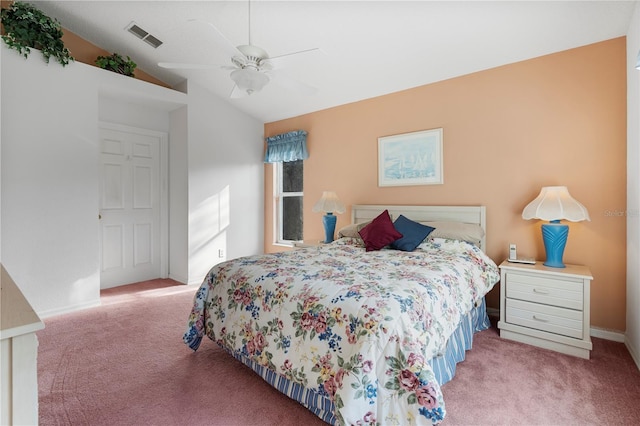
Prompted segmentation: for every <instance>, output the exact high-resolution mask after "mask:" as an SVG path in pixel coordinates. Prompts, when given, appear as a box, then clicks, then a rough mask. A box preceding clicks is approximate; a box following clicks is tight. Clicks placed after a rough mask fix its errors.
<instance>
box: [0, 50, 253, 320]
mask: <svg viewBox="0 0 640 426" xmlns="http://www.w3.org/2000/svg"><path fill="white" fill-rule="evenodd" d="M1 49H2V50H1V51H0V52H1V56H0V57H1V58H2V63H1V65H2V78H1V81H0V85H1V86H2V88H3V91H2V103H1V105H0V111H1V112H2V120H1V125H2V131H1V133H2V139H1V140H2V155H1V158H0V161H1V163H0V171H1V178H0V185H1V186H0V193H1V194H2V204H1V206H0V218H1V222H0V230H1V234H2V240H1V242H0V251H1V253H2V262H3V264H4V265H5V266H6V268H7V270H8V271H9V272H10V273H11V275H12V277H13V278H14V280H15V281H16V283H17V284H18V286H19V287H20V288H21V290H22V292H23V293H24V294H25V297H26V298H27V300H28V301H29V303H30V304H31V305H32V306H33V308H34V309H35V310H36V312H37V313H38V314H39V315H40V316H41V317H47V316H51V315H56V314H60V313H64V312H70V311H73V310H76V309H81V308H85V307H89V306H94V305H97V304H99V291H100V261H99V259H100V253H99V251H100V247H99V223H98V216H97V214H98V207H99V203H98V202H99V200H98V179H99V170H98V164H99V156H98V124H99V121H107V122H112V123H118V124H124V125H128V126H133V127H140V128H146V129H151V130H157V131H165V132H168V133H169V138H170V139H169V157H170V158H169V214H170V218H169V227H170V229H169V249H168V250H169V256H170V257H169V276H170V277H172V278H175V279H177V280H179V281H181V282H185V283H186V282H190V283H200V282H201V281H202V278H203V277H204V275H205V274H206V272H207V270H208V269H209V268H210V267H211V266H213V265H214V264H216V263H219V262H220V261H222V260H225V259H227V258H231V257H239V256H244V255H249V254H256V253H260V252H262V250H263V247H264V244H263V238H264V231H263V214H264V208H263V202H264V201H263V200H264V197H263V191H264V189H263V188H264V182H263V164H262V149H263V148H262V147H263V144H262V135H263V125H262V123H261V122H259V121H258V120H256V119H254V118H251V117H249V116H247V115H246V114H244V113H242V112H240V111H238V110H236V109H235V108H233V107H232V106H230V105H229V104H228V103H227V102H226V101H225V100H222V99H220V98H217V97H216V96H215V95H213V94H211V93H209V92H208V91H206V90H204V89H203V88H201V87H199V86H197V85H195V84H187V85H185V89H186V88H188V90H189V94H188V95H187V94H185V93H180V92H177V91H172V90H168V89H166V88H162V87H159V86H155V85H152V84H149V83H145V82H142V81H140V80H135V79H132V78H129V77H124V76H120V75H117V74H114V73H111V72H108V71H104V70H100V69H98V68H96V67H92V66H89V65H86V64H81V63H72V64H70V65H69V66H67V67H66V68H63V67H62V66H60V65H58V64H57V63H54V62H53V61H52V62H51V63H50V64H48V65H47V64H45V63H44V61H43V60H42V59H40V58H41V57H40V55H39V52H37V51H33V52H32V54H31V55H30V57H29V59H27V60H25V59H23V58H22V57H21V56H19V55H18V54H17V53H16V52H15V51H11V50H8V49H7V48H6V47H5V46H4V45H3V46H2V48H1ZM219 250H221V253H222V257H219V256H218V254H219Z"/></svg>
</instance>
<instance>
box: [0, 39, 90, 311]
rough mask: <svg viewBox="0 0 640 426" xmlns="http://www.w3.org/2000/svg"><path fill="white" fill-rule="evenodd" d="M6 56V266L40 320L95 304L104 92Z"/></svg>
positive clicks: (76, 73)
mask: <svg viewBox="0 0 640 426" xmlns="http://www.w3.org/2000/svg"><path fill="white" fill-rule="evenodd" d="M1 53H2V87H3V91H2V191H1V192H2V224H1V227H2V262H3V264H4V265H5V267H6V269H7V271H9V273H10V274H11V275H12V277H13V279H14V280H15V282H16V283H17V284H18V286H19V287H20V288H21V290H22V292H23V293H24V295H25V297H26V298H27V300H28V301H29V303H30V304H31V305H32V306H33V308H34V309H35V311H36V312H37V313H38V314H39V315H41V316H47V315H50V314H54V313H58V312H62V311H65V310H67V309H68V307H74V308H82V307H87V306H92V305H95V304H97V303H98V302H99V289H100V286H99V279H100V275H99V258H98V232H97V212H98V192H97V187H98V178H97V173H96V168H97V164H98V150H97V118H98V93H97V91H96V90H94V91H90V90H82V89H80V88H82V87H90V86H91V85H94V86H95V81H94V76H93V75H91V74H90V73H87V72H85V70H84V67H82V66H81V64H75V63H73V64H70V65H69V66H67V67H66V68H63V67H62V66H61V65H59V64H57V63H56V62H54V61H51V63H50V64H49V65H46V64H45V63H44V61H43V60H42V57H41V55H40V54H39V52H37V51H34V52H32V53H31V55H30V57H29V59H27V60H25V59H24V58H22V57H21V56H20V55H18V54H17V53H16V52H15V51H13V50H8V49H6V48H5V47H4V43H3V46H2V52H1ZM70 117H71V118H72V119H70Z"/></svg>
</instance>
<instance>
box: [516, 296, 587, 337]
mask: <svg viewBox="0 0 640 426" xmlns="http://www.w3.org/2000/svg"><path fill="white" fill-rule="evenodd" d="M505 319H506V321H507V323H510V324H516V325H521V326H523V327H529V328H533V329H536V330H542V331H547V332H549V333H556V334H560V335H563V336H568V337H574V338H576V339H582V338H583V336H582V334H583V315H582V312H581V311H576V310H572V309H564V308H557V307H554V306H547V305H540V304H536V303H530V302H523V301H521V300H513V299H507V300H506V318H505Z"/></svg>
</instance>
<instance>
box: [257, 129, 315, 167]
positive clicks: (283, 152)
mask: <svg viewBox="0 0 640 426" xmlns="http://www.w3.org/2000/svg"><path fill="white" fill-rule="evenodd" d="M265 140H266V141H267V151H266V153H265V154H264V162H265V163H279V162H285V163H286V162H289V161H296V160H306V159H307V158H309V152H308V151H307V132H305V131H304V130H294V131H293V132H289V133H283V134H281V135H275V136H270V137H268V138H266V139H265Z"/></svg>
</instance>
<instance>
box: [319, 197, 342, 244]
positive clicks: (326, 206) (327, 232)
mask: <svg viewBox="0 0 640 426" xmlns="http://www.w3.org/2000/svg"><path fill="white" fill-rule="evenodd" d="M345 210H346V209H345V207H344V204H342V201H340V200H339V199H338V196H337V195H336V193H335V192H333V191H324V192H322V197H321V198H320V199H319V200H318V202H317V203H316V204H315V205H314V206H313V211H314V212H316V213H317V212H325V215H324V216H322V224H323V225H324V241H323V243H330V242H332V241H333V233H334V232H335V230H336V220H337V218H336V217H335V216H334V215H333V213H334V212H335V213H344V212H345Z"/></svg>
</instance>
